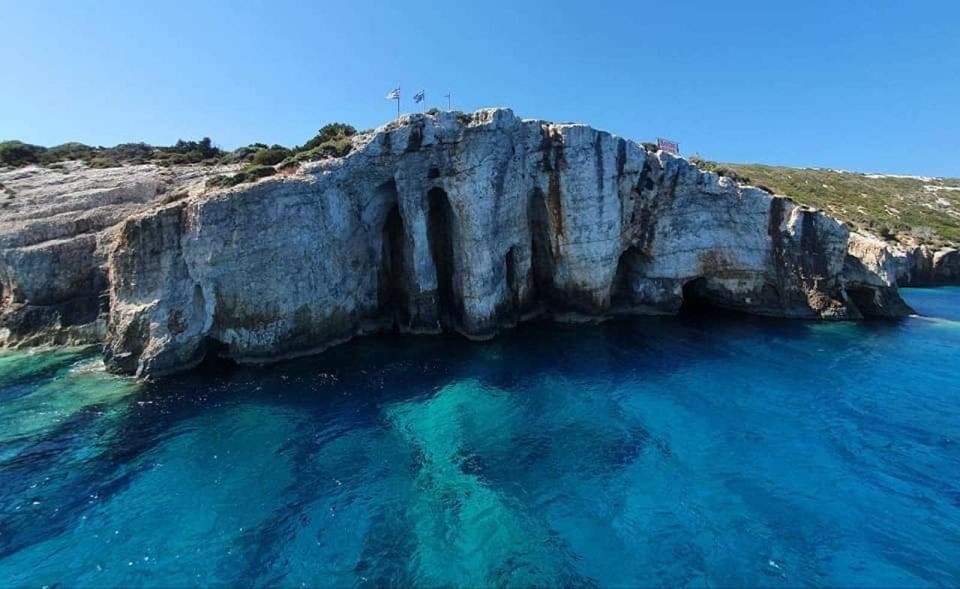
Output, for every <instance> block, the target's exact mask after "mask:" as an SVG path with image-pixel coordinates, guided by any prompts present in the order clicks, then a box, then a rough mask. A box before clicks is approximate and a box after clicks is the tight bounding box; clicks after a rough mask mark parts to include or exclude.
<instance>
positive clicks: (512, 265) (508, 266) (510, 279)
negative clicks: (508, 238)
mask: <svg viewBox="0 0 960 589" xmlns="http://www.w3.org/2000/svg"><path fill="white" fill-rule="evenodd" d="M504 264H505V270H506V274H507V292H508V294H509V296H510V304H511V306H512V307H513V310H514V311H519V310H520V277H519V276H517V273H518V272H519V270H518V268H517V246H513V247H511V248H510V250H509V251H507V257H506V259H505V260H504Z"/></svg>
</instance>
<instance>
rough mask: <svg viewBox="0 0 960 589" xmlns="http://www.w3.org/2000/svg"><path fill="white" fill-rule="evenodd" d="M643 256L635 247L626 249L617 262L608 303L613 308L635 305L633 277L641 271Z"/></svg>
mask: <svg viewBox="0 0 960 589" xmlns="http://www.w3.org/2000/svg"><path fill="white" fill-rule="evenodd" d="M643 263H644V254H643V252H641V251H640V249H639V248H637V247H636V246H630V247H628V248H627V249H626V250H625V251H624V252H623V253H622V254H620V259H619V260H618V261H617V270H616V273H615V274H614V278H613V289H612V290H611V292H610V303H611V304H612V305H613V307H614V308H618V307H619V308H623V307H631V306H633V305H634V304H636V298H637V297H636V296H635V295H634V291H633V277H634V276H635V275H636V274H638V273H639V272H640V271H641V268H642V266H643Z"/></svg>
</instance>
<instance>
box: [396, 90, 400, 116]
mask: <svg viewBox="0 0 960 589" xmlns="http://www.w3.org/2000/svg"><path fill="white" fill-rule="evenodd" d="M397 118H398V119H399V118H400V86H397Z"/></svg>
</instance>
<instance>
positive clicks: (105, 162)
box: [89, 157, 120, 168]
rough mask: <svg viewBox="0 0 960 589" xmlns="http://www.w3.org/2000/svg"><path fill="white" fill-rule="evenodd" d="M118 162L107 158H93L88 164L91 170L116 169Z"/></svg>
mask: <svg viewBox="0 0 960 589" xmlns="http://www.w3.org/2000/svg"><path fill="white" fill-rule="evenodd" d="M119 165H120V162H118V161H117V160H115V159H113V158H109V157H95V158H93V159H92V160H90V162H89V166H90V167H91V168H116V167H118V166H119Z"/></svg>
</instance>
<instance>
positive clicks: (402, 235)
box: [0, 109, 908, 375]
mask: <svg viewBox="0 0 960 589" xmlns="http://www.w3.org/2000/svg"><path fill="white" fill-rule="evenodd" d="M211 172H215V171H211ZM211 172H208V173H211ZM157 173H158V174H159V172H157ZM177 173H180V171H175V172H174V174H177ZM0 181H6V180H0ZM172 183H173V184H175V185H180V184H182V182H181V181H180V180H179V179H177V178H175V179H174V180H173V181H172ZM134 192H136V193H137V194H138V195H140V196H139V197H138V198H137V199H127V200H123V202H125V203H127V202H129V201H130V200H132V201H134V202H135V203H136V206H135V210H133V211H131V212H129V213H127V214H126V215H125V220H123V221H122V223H121V224H120V225H119V226H118V227H116V228H115V229H109V228H108V229H106V230H104V231H101V232H100V233H97V234H96V235H97V236H96V240H95V243H87V242H86V241H83V240H82V239H81V238H80V236H79V235H77V234H76V232H74V233H73V234H71V235H72V237H71V238H70V239H71V240H72V241H77V243H76V244H75V245H74V247H77V248H83V247H86V248H87V250H84V251H91V250H92V251H95V252H100V251H103V250H104V248H108V249H109V255H108V258H107V260H106V262H105V263H104V264H101V263H100V262H99V261H98V262H97V263H96V264H95V266H96V268H98V269H99V268H101V267H103V268H105V269H106V270H105V272H103V271H101V274H100V275H99V276H100V277H101V280H102V285H104V286H105V288H106V292H107V293H108V297H107V299H106V300H108V301H109V312H108V314H107V315H106V324H107V334H106V336H105V343H106V346H105V349H106V356H107V362H108V365H109V366H111V367H112V368H114V369H116V370H120V371H123V372H129V373H136V374H140V375H145V374H161V373H164V372H169V371H174V370H181V369H184V368H186V367H188V366H190V365H192V364H194V363H196V362H198V361H199V360H200V359H202V358H203V357H204V355H205V354H209V353H216V354H219V355H222V356H227V357H231V358H234V359H236V360H239V361H246V362H264V361H270V360H275V359H278V358H282V357H288V356H291V355H297V354H304V353H310V352H313V351H316V350H319V349H322V348H324V347H326V346H329V345H331V344H334V343H337V342H340V341H342V340H344V339H347V338H349V337H352V336H353V335H355V334H358V333H366V332H370V331H375V330H379V329H385V328H398V329H400V330H402V331H409V332H417V333H435V332H438V331H440V330H443V329H450V330H456V331H459V332H461V333H463V334H464V335H467V336H469V337H475V338H485V337H490V336H492V335H494V334H495V333H497V331H498V330H499V329H501V328H503V327H509V326H511V325H513V324H515V323H516V322H518V321H521V320H523V319H525V318H528V317H532V316H534V315H538V314H548V315H550V316H552V317H554V318H557V319H581V318H601V317H607V316H609V315H612V314H617V313H675V312H677V311H678V310H679V309H680V307H681V305H683V304H684V302H685V301H687V302H690V301H700V302H704V301H706V302H709V303H710V304H712V305H715V306H718V307H721V308H728V309H733V310H740V311H746V312H751V313H757V314H763V315H771V316H781V317H801V318H826V319H843V318H859V317H860V316H861V315H862V314H871V315H884V316H886V315H896V314H898V313H899V314H902V313H905V312H907V311H908V309H907V308H906V306H905V305H904V306H903V308H902V309H900V310H899V311H897V310H896V309H895V308H894V303H896V301H899V297H898V296H897V295H896V287H895V285H894V284H893V283H891V282H890V280H889V276H888V275H887V274H884V275H882V276H881V275H880V272H881V271H883V272H887V271H888V269H887V268H886V267H885V266H884V267H882V268H881V266H882V264H880V265H878V264H873V263H872V262H871V264H865V265H863V268H853V269H852V270H851V269H850V268H849V266H850V265H849V263H848V261H849V259H850V257H849V256H848V230H847V229H846V227H845V226H844V225H843V224H841V223H840V222H838V221H836V220H835V219H833V218H831V217H829V216H827V215H825V214H823V213H821V212H819V211H817V210H814V209H810V208H808V207H803V206H799V205H797V204H795V203H793V202H792V201H790V200H789V199H787V198H785V197H779V196H774V195H771V194H769V193H767V192H764V191H762V190H760V189H757V188H752V187H749V186H740V185H738V184H736V183H735V182H733V181H732V180H730V179H728V178H722V177H719V176H717V175H715V174H712V173H707V172H702V171H700V170H698V169H697V168H696V167H695V166H693V165H691V164H690V163H688V162H687V161H686V160H683V159H681V158H677V157H673V156H671V155H668V154H665V153H662V152H658V153H650V152H646V151H645V150H644V149H643V148H642V147H640V146H639V145H637V144H636V143H633V142H631V141H626V140H624V139H621V138H618V137H615V136H613V135H610V134H608V133H605V132H602V131H597V130H594V129H591V128H589V127H586V126H583V125H553V124H549V123H545V122H542V121H535V120H522V119H520V118H518V117H516V116H514V114H513V113H512V112H511V111H509V110H506V109H493V110H482V111H478V112H476V113H474V114H473V115H463V114H461V113H441V114H439V115H436V116H433V115H414V116H408V117H404V118H402V119H401V120H400V121H398V122H395V123H391V124H390V125H387V126H385V127H383V128H381V129H378V130H377V131H376V132H373V133H370V134H366V135H362V136H359V137H357V138H356V140H355V145H354V150H353V152H352V153H351V154H350V155H349V156H347V157H345V158H342V159H339V160H328V161H324V162H317V163H312V164H307V165H305V166H303V167H302V168H301V169H300V170H299V171H298V172H296V173H294V174H291V175H286V176H275V177H271V178H268V179H264V180H261V181H259V182H257V183H255V184H251V185H242V186H238V187H235V188H232V189H227V190H219V191H212V192H204V191H202V190H199V189H196V190H192V191H190V193H189V194H188V195H187V196H186V197H185V198H182V199H179V200H176V201H174V202H170V203H166V204H164V203H163V202H162V200H163V199H162V198H161V197H160V196H159V195H158V194H157V193H158V192H160V191H158V190H157V189H153V188H151V187H149V186H147V187H142V188H140V189H138V190H136V191H134ZM151 192H152V194H151ZM78 214H79V213H74V215H78ZM98 218H99V217H98ZM113 220H114V221H116V219H115V218H113ZM100 222H101V224H102V225H103V226H106V225H107V224H108V223H109V221H108V220H107V219H106V218H103V220H102V221H100ZM51 231H53V230H52V229H51ZM68 233H69V232H68ZM78 240H79V241H78ZM23 247H24V246H15V247H10V248H9V249H5V250H4V253H3V258H0V263H2V264H3V265H4V266H3V268H4V272H5V273H6V274H5V276H6V278H3V281H4V282H3V284H4V292H5V293H7V292H13V290H10V289H15V290H16V292H18V293H26V292H27V291H28V290H29V292H30V293H32V294H31V295H30V296H25V295H23V294H20V295H18V296H19V298H18V304H26V305H29V304H31V303H32V301H33V298H31V297H39V298H40V299H42V297H43V296H45V295H46V294H48V293H52V292H58V293H60V294H58V297H62V296H66V295H67V294H68V293H69V292H71V288H72V287H70V286H69V285H70V284H75V283H76V282H77V281H81V280H80V279H79V278H76V279H74V278H69V279H67V278H64V279H63V280H64V284H61V280H60V278H59V276H60V274H59V272H60V270H53V271H52V273H49V272H46V271H45V270H44V269H43V268H45V267H47V266H49V267H51V268H57V267H58V266H57V264H56V262H54V261H53V260H54V259H55V257H54V256H48V257H47V258H46V261H45V262H39V261H24V260H25V258H24V257H23V256H25V255H27V254H25V253H23V252H19V250H20V249H22V248H23ZM13 250H18V253H16V254H14V253H12V252H13ZM851 251H853V250H851ZM77 255H79V254H71V257H76V256H77ZM93 259H94V260H100V258H98V256H97V255H93ZM64 271H65V270H64ZM848 271H855V272H856V275H855V277H854V280H853V281H852V282H851V284H852V285H853V286H854V287H855V289H857V293H858V295H857V299H856V300H852V298H851V296H850V294H849V293H848V292H847V288H846V284H847V281H846V277H845V272H848ZM65 272H66V271H65ZM80 273H81V274H83V272H82V271H81V272H80ZM871 273H872V274H873V275H871ZM54 274H56V275H57V276H54ZM874 275H875V276H874ZM63 276H69V272H67V273H66V274H63ZM84 276H85V274H84ZM27 284H30V285H31V286H30V288H29V289H28V288H27V287H26V286H24V285H27ZM7 285H11V286H7ZM73 290H77V289H73ZM80 290H81V291H82V292H94V291H95V290H96V287H91V288H87V287H86V286H84V288H82V289H80ZM875 292H882V298H883V305H880V306H878V305H877V303H876V302H874V301H872V300H871V301H869V304H865V305H864V306H863V307H861V306H860V305H859V304H858V303H857V300H860V299H862V300H863V301H867V298H866V295H871V296H872V295H873V293H875ZM862 293H866V295H863V296H861V295H862ZM5 296H6V295H5ZM38 300H39V299H38ZM901 304H902V301H901Z"/></svg>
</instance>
